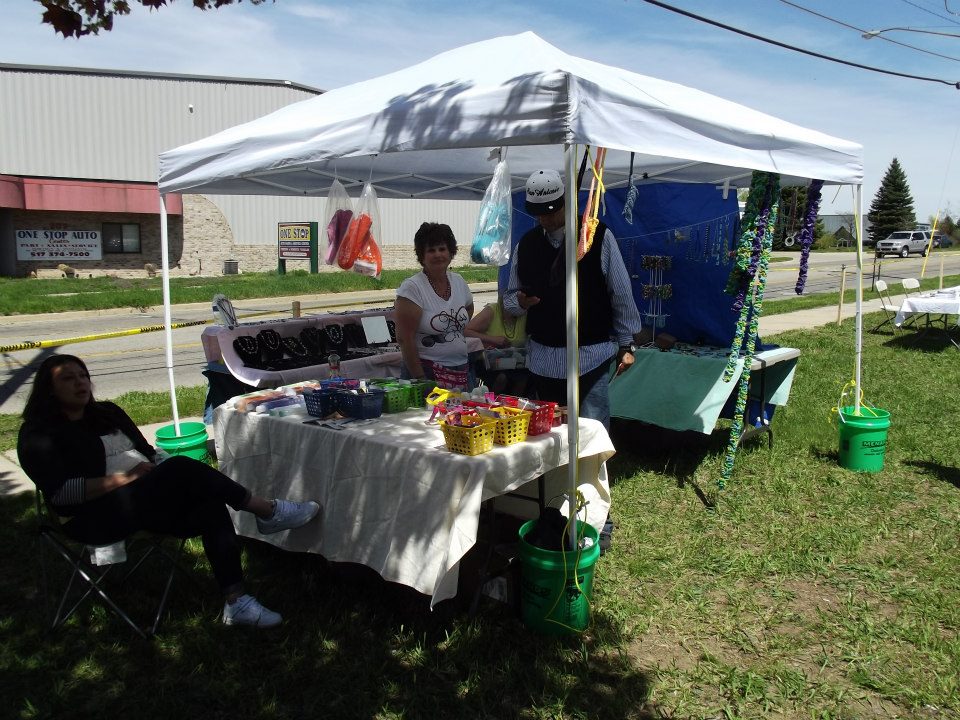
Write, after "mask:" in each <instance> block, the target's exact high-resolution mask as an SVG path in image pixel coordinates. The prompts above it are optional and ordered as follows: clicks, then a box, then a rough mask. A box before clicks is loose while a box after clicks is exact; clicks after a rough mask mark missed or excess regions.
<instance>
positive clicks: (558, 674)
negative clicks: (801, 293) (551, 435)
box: [0, 316, 960, 720]
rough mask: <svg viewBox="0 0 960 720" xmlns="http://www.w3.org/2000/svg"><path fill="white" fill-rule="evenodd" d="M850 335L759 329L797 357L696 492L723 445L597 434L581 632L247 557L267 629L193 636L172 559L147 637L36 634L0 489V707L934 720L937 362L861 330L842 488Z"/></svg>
mask: <svg viewBox="0 0 960 720" xmlns="http://www.w3.org/2000/svg"><path fill="white" fill-rule="evenodd" d="M871 320H872V321H873V324H875V323H876V322H878V319H876V320H875V319H874V317H873V316H869V317H868V318H867V320H866V323H865V324H866V325H867V326H868V327H869V326H870V322H871ZM852 335H853V332H852V321H851V320H847V321H845V322H844V323H843V324H842V326H841V327H839V328H838V327H835V326H828V327H824V328H820V329H816V330H809V331H802V332H801V331H798V332H791V333H787V334H784V335H781V336H779V337H776V338H767V340H771V339H772V340H775V341H777V342H779V343H780V344H782V345H790V346H794V347H798V348H800V349H801V350H802V356H801V359H800V364H799V367H798V370H797V375H796V380H795V383H794V386H793V392H792V396H791V400H790V403H789V405H787V406H786V407H783V408H780V409H779V410H778V411H777V413H776V416H775V417H774V420H773V426H774V429H775V432H776V439H775V443H774V447H773V449H772V450H768V449H767V447H766V444H765V442H755V443H753V444H751V445H749V446H748V447H747V448H745V449H743V450H742V451H741V453H740V455H739V457H738V458H737V463H736V468H735V471H734V476H733V479H732V481H731V483H730V485H729V486H728V488H727V489H726V490H724V491H723V492H722V493H720V494H719V495H718V496H717V493H716V490H715V487H716V484H715V483H716V479H717V477H718V476H719V472H720V467H721V464H722V460H723V452H724V447H725V442H726V437H725V433H724V432H722V431H716V432H715V433H714V434H713V435H712V436H704V435H698V434H694V433H684V434H677V433H668V432H666V431H658V430H656V429H651V428H644V427H642V426H639V425H636V424H628V423H621V424H617V425H616V426H615V427H614V429H613V436H614V442H615V444H616V446H617V448H618V449H619V450H620V452H619V454H618V455H617V456H616V457H615V458H614V459H613V460H612V461H611V463H610V471H611V477H612V478H613V480H614V485H613V488H612V493H613V502H614V510H613V514H614V518H615V520H616V522H617V526H618V528H617V532H616V534H615V537H614V547H613V549H612V550H611V551H610V552H609V553H608V554H607V555H605V556H604V557H603V558H601V559H600V561H599V562H598V564H597V568H596V587H595V592H594V597H593V606H594V619H593V624H592V626H591V628H590V629H589V631H588V632H586V633H585V634H584V635H583V636H575V637H567V638H563V639H559V640H551V639H545V638H542V637H538V636H536V635H533V634H531V633H530V632H528V631H527V630H526V629H525V628H524V627H523V625H522V624H521V623H520V622H519V620H517V619H516V617H514V615H513V614H512V613H511V612H510V611H509V610H508V609H507V608H506V607H505V606H502V605H497V604H494V603H492V602H490V603H489V604H485V605H483V604H482V605H481V612H480V613H479V615H478V617H476V618H475V619H471V618H469V617H468V615H467V613H466V612H465V609H464V604H463V603H462V602H461V601H458V600H453V601H448V602H445V603H441V604H440V605H439V606H438V607H437V608H436V609H435V610H434V611H433V612H430V611H429V610H428V608H427V602H426V599H425V598H423V597H421V596H419V595H417V594H416V593H414V592H412V591H409V590H406V589H404V588H402V587H399V586H395V585H390V584H387V583H384V582H382V581H381V580H380V579H379V578H377V577H375V576H373V574H372V572H369V573H368V572H365V571H361V570H359V569H356V568H353V567H342V566H333V567H331V566H328V565H327V564H325V563H324V562H323V560H322V559H321V558H319V557H317V556H309V555H301V554H296V553H284V552H280V551H278V550H275V549H273V548H272V547H270V546H267V545H265V544H263V543H259V542H256V541H244V562H245V564H246V567H247V570H248V577H249V579H250V586H251V589H252V590H253V591H254V592H255V593H256V594H257V595H258V596H259V597H260V598H261V599H262V600H263V601H264V602H265V604H267V605H268V606H269V607H272V608H276V609H277V610H279V611H281V612H283V614H284V616H285V618H286V622H285V623H284V625H283V626H282V627H281V628H279V629H277V630H276V631H273V632H259V633H258V632H245V631H243V630H239V631H238V630H232V629H228V628H226V627H224V626H222V625H220V624H219V623H218V622H216V621H215V617H216V615H217V613H218V612H219V610H220V602H219V600H218V598H217V593H216V590H215V587H214V583H213V580H212V578H211V576H210V573H209V569H208V567H207V566H206V561H205V560H204V558H203V555H202V552H201V549H200V546H199V544H198V543H196V542H194V543H193V544H192V545H191V546H190V553H191V555H190V565H191V569H192V573H191V574H192V575H193V576H194V578H195V579H196V586H194V585H192V584H191V583H190V582H189V581H184V580H181V581H179V583H178V584H177V585H175V586H174V587H175V589H174V594H173V600H172V603H171V607H170V610H169V614H168V616H167V618H166V620H165V624H164V626H163V629H162V636H161V637H160V638H159V639H157V640H156V641H154V642H152V643H146V642H142V641H140V640H138V639H136V638H135V637H133V636H131V633H130V632H129V631H127V630H124V628H123V626H122V625H121V624H120V623H119V622H118V621H115V620H114V619H113V618H112V617H110V616H107V615H105V614H104V613H103V612H100V611H99V610H95V609H94V610H91V609H86V610H85V611H84V612H82V613H81V615H80V618H79V619H76V620H72V621H71V622H70V623H68V625H67V626H66V627H65V628H63V629H61V630H59V631H57V632H55V633H52V634H49V633H47V632H46V630H45V628H44V624H43V617H44V616H43V614H42V613H41V610H42V609H43V602H42V600H43V595H42V593H41V592H40V589H39V588H40V585H39V579H40V574H39V564H38V562H37V557H38V556H37V552H38V547H37V544H36V538H35V536H34V535H33V532H32V527H33V521H34V516H33V508H32V499H31V498H30V497H29V496H19V497H15V498H2V499H0V516H2V522H0V538H2V540H3V542H2V544H0V547H2V549H0V562H2V567H3V577H4V582H3V583H0V618H2V619H0V674H2V675H0V676H2V678H3V681H2V682H3V687H4V693H3V697H4V700H5V710H4V712H3V715H4V717H10V718H73V717H76V718H86V717H91V716H94V715H98V716H103V717H121V718H122V717H132V716H135V717H138V718H169V717H204V718H233V717H243V718H313V717H338V718H375V719H378V720H380V719H384V720H386V719H393V718H498V719H499V718H530V719H540V718H571V719H572V718H797V719H798V720H799V719H801V718H804V719H806V718H818V719H827V718H835V719H840V718H849V719H851V720H853V719H854V718H867V719H875V718H917V719H920V718H955V717H958V715H960V688H958V677H960V676H958V672H957V668H958V667H960V637H958V630H960V547H958V544H960V543H958V531H957V523H958V519H960V471H958V467H960V446H958V443H957V441H956V437H955V434H954V430H955V429H956V427H957V421H958V414H957V410H956V388H957V387H958V386H960V362H958V358H960V356H958V355H957V354H956V350H954V349H953V347H951V346H949V345H947V346H944V344H943V343H937V342H934V341H931V342H930V343H929V344H922V343H921V344H919V345H915V346H910V345H907V344H905V342H904V340H903V339H901V337H895V336H893V335H891V334H888V335H872V334H869V333H868V334H866V335H865V338H864V340H865V348H864V361H863V367H864V373H863V377H864V386H865V392H866V397H867V399H868V400H869V401H872V402H873V403H876V404H877V405H879V406H880V407H883V408H886V409H887V410H889V411H890V412H891V414H892V427H891V430H890V442H889V445H888V449H887V455H886V467H885V469H884V471H883V472H881V473H876V474H857V473H853V472H851V471H848V470H845V469H843V468H841V467H839V465H838V463H837V444H838V443H837V431H836V428H835V426H834V425H833V424H832V423H831V418H830V409H831V407H833V406H834V405H835V404H836V402H837V397H838V394H839V392H840V389H841V387H842V386H843V384H844V383H845V382H846V381H847V380H848V379H849V377H850V376H851V374H852V350H851V345H852ZM129 401H130V403H131V404H133V405H138V404H142V405H145V402H137V401H136V400H135V399H129ZM701 494H703V495H707V496H709V497H710V498H711V499H713V498H714V497H715V496H716V499H717V503H716V509H715V510H708V509H707V508H706V507H705V505H704V502H703V501H702V498H701Z"/></svg>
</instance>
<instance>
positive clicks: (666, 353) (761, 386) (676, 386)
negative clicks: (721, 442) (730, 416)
mask: <svg viewBox="0 0 960 720" xmlns="http://www.w3.org/2000/svg"><path fill="white" fill-rule="evenodd" d="M728 355H729V350H728V349H725V348H717V347H707V346H697V345H689V344H687V343H677V344H676V345H675V346H674V347H673V348H672V349H670V350H660V349H659V348H656V347H642V348H638V349H637V352H636V353H634V363H633V365H632V366H631V367H630V369H629V370H627V371H626V372H624V373H623V374H622V375H619V376H618V377H616V378H614V379H613V380H612V381H611V382H610V414H611V415H612V416H613V417H619V418H627V419H630V420H639V421H641V422H645V423H649V424H651V425H657V426H659V427H664V428H668V429H670V430H696V431H697V432H701V433H710V432H712V431H713V428H714V427H715V426H716V424H717V420H718V419H719V418H720V415H721V412H722V411H723V409H724V406H725V405H727V403H728V401H729V399H730V396H731V394H732V393H735V392H736V390H737V386H738V383H737V381H738V380H739V378H740V374H741V373H742V372H743V358H742V357H741V358H740V359H739V360H738V361H737V364H736V368H735V370H734V373H733V375H732V376H731V377H730V378H729V380H725V379H724V377H723V376H724V370H725V368H726V366H727V359H728ZM799 357H800V351H799V350H797V349H796V348H786V347H777V348H769V349H766V350H762V351H760V352H758V353H757V354H756V355H755V357H754V360H753V363H751V365H750V389H751V398H752V399H754V400H755V402H754V403H751V405H750V408H749V410H750V411H751V412H750V416H749V417H746V418H744V425H745V426H747V427H750V426H757V423H758V422H759V423H760V426H762V427H767V425H766V423H767V421H768V420H769V418H767V417H764V414H765V410H764V409H765V408H766V406H767V405H786V404H787V400H788V399H789V397H790V388H791V387H792V385H793V376H794V372H795V370H796V367H797V360H798V359H799ZM761 398H762V401H761Z"/></svg>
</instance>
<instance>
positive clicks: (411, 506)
mask: <svg viewBox="0 0 960 720" xmlns="http://www.w3.org/2000/svg"><path fill="white" fill-rule="evenodd" d="M428 417H429V412H428V411H426V410H407V411H405V412H403V413H398V414H392V415H383V416H382V417H381V418H379V419H378V420H377V421H376V422H372V423H370V424H366V425H357V424H348V425H346V426H344V428H343V429H342V430H332V429H328V428H321V427H318V426H315V425H304V424H303V420H304V417H302V416H299V417H298V416H290V417H284V418H275V417H268V416H264V415H257V414H245V413H238V412H236V411H234V410H232V409H230V408H228V407H227V406H226V405H221V406H220V407H219V408H217V410H216V413H215V419H214V426H215V437H216V444H217V457H218V458H219V460H220V469H221V470H222V471H223V472H225V473H226V474H227V475H229V476H230V477H232V478H234V479H235V480H236V481H237V482H239V483H240V484H241V485H243V486H245V487H247V488H249V489H250V490H251V491H252V492H254V493H255V494H258V495H263V496H265V497H268V498H273V497H281V498H293V499H306V498H312V499H315V500H317V501H318V502H320V503H321V504H322V506H323V511H322V513H321V516H320V520H319V522H314V523H311V524H309V525H307V526H304V527H302V528H298V529H296V530H291V531H287V532H282V533H277V534H275V535H270V536H262V535H260V534H259V533H258V532H257V529H256V524H255V520H254V518H253V516H252V515H251V514H249V513H234V522H235V524H236V526H237V531H238V532H239V533H240V534H241V535H245V536H248V537H254V538H258V539H261V540H265V541H266V542H270V543H272V544H274V545H276V546H278V547H282V548H286V549H288V550H294V551H306V552H316V553H320V554H322V555H323V556H324V557H326V558H327V559H328V560H332V561H342V562H355V563H361V564H363V565H366V566H368V567H370V568H373V569H374V570H376V571H377V572H378V573H380V575H381V576H382V577H384V578H385V579H386V580H390V581H394V582H399V583H403V584H404V585H408V586H410V587H413V588H415V589H417V590H418V591H420V592H422V593H424V594H427V595H431V596H432V599H431V606H432V605H433V604H434V603H436V602H439V601H441V600H444V599H446V598H450V597H453V596H454V595H455V594H456V592H457V579H458V573H459V563H460V560H461V558H463V556H464V554H465V553H466V552H467V551H468V550H469V549H470V548H471V547H472V546H473V545H474V544H475V543H476V540H477V527H478V523H479V514H480V504H481V502H483V501H484V500H487V499H490V498H493V497H497V496H500V495H502V494H504V493H507V492H510V491H513V490H515V489H518V488H520V487H521V486H523V485H525V484H526V483H529V482H530V481H533V480H535V479H536V478H537V477H538V476H539V475H542V474H546V478H547V499H548V500H549V499H550V498H551V497H553V495H555V494H557V493H559V492H561V489H562V488H565V487H566V484H567V478H566V476H567V469H566V467H565V466H566V464H567V463H568V454H567V428H566V426H560V427H556V428H553V430H552V431H551V432H549V433H546V434H544V435H539V436H536V437H534V438H530V439H529V440H528V441H526V442H523V443H517V444H515V445H510V446H506V447H501V446H498V445H495V446H494V449H493V450H492V451H490V452H487V453H484V454H482V455H477V456H474V457H468V456H465V455H458V454H456V453H452V452H450V451H449V450H447V449H446V445H445V444H444V441H443V433H442V431H441V430H440V428H439V427H438V426H436V425H426V424H425V422H424V421H425V420H426V419H427V418H428ZM613 454H614V448H613V444H612V443H611V442H610V438H609V437H608V435H607V433H606V431H605V430H604V428H603V425H601V424H600V423H599V422H596V421H594V420H588V419H581V420H580V453H579V455H580V462H579V478H580V480H579V487H580V491H581V492H582V493H583V494H584V496H585V497H586V499H587V500H588V502H589V504H588V506H587V510H588V516H587V521H588V522H589V523H590V524H591V525H593V526H594V527H596V528H597V529H598V530H599V529H600V527H601V526H602V525H603V521H604V520H605V519H606V516H607V511H608V510H609V507H610V492H609V485H608V482H607V473H606V465H605V464H604V463H605V461H606V460H607V459H608V458H610V457H612V456H613ZM535 487H536V485H535V483H534V484H533V488H534V490H533V492H530V494H532V495H535V494H536V492H535ZM523 492H529V487H528V488H524V490H523ZM531 505H532V504H531Z"/></svg>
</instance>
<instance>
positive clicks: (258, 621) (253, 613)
mask: <svg viewBox="0 0 960 720" xmlns="http://www.w3.org/2000/svg"><path fill="white" fill-rule="evenodd" d="M281 622H283V618H282V617H281V616H280V613H275V612H274V611H273V610H268V609H267V608H265V607H264V606H263V605H261V604H260V602H259V601H258V600H257V599H256V598H255V597H254V596H253V595H241V596H240V597H238V598H237V599H236V601H235V602H234V603H224V605H223V624H224V625H252V626H253V627H260V628H271V627H276V626H277V625H279V624H280V623H281Z"/></svg>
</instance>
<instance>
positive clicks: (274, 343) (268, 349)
mask: <svg viewBox="0 0 960 720" xmlns="http://www.w3.org/2000/svg"><path fill="white" fill-rule="evenodd" d="M257 342H258V343H259V344H260V350H261V351H262V352H263V357H264V359H265V360H267V361H268V362H269V361H271V360H279V359H280V358H282V357H283V345H282V343H281V341H280V334H279V333H278V332H277V331H276V330H270V329H266V330H261V331H260V332H258V333H257Z"/></svg>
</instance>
